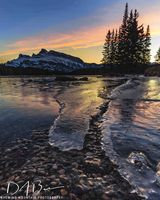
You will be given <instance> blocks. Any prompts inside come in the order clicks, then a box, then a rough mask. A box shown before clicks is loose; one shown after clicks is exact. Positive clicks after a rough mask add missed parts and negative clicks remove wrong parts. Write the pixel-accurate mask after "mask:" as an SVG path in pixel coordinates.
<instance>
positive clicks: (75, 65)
mask: <svg viewBox="0 0 160 200" xmlns="http://www.w3.org/2000/svg"><path fill="white" fill-rule="evenodd" d="M5 66H7V67H15V68H28V67H32V68H37V69H43V70H49V71H52V72H54V71H56V72H74V71H76V70H83V69H88V68H90V69H91V68H97V67H100V66H101V65H100V64H95V63H86V62H84V61H83V60H82V59H80V58H78V57H75V56H72V55H68V54H65V53H62V52H58V51H54V50H50V51H47V50H46V49H41V50H40V52H39V53H38V54H34V53H33V54H32V55H31V56H29V55H23V54H19V56H18V58H16V59H13V60H11V61H8V62H7V63H5Z"/></svg>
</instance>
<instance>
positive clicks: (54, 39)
mask: <svg viewBox="0 0 160 200" xmlns="http://www.w3.org/2000/svg"><path fill="white" fill-rule="evenodd" d="M127 2H128V3H129V8H130V9H131V8H133V9H135V8H136V9H138V11H139V13H140V23H143V24H144V25H145V26H146V25H147V24H149V25H150V27H151V34H152V61H153V55H155V53H156V51H157V49H158V47H160V0H152V1H151V0H128V1H127ZM125 3H126V0H113V1H110V0H63V1H61V0H1V1H0V4H1V5H0V24H1V30H0V62H6V61H7V60H11V59H13V58H16V57H17V56H18V54H19V53H23V54H29V55H31V54H32V53H33V52H34V53H37V52H38V51H39V50H40V49H41V48H46V49H48V50H50V49H54V50H57V51H61V52H65V53H68V54H71V55H74V56H78V57H80V58H82V59H83V60H84V61H87V62H96V63H99V62H100V60H101V57H102V55H101V52H102V46H103V43H104V39H105V35H106V32H107V30H108V29H113V28H116V27H117V28H118V27H119V25H120V23H121V21H122V16H123V12H124V6H125Z"/></svg>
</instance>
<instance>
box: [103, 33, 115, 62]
mask: <svg viewBox="0 0 160 200" xmlns="http://www.w3.org/2000/svg"><path fill="white" fill-rule="evenodd" d="M111 41H112V34H111V31H110V30H109V31H108V33H107V35H106V39H105V43H104V47H103V48H104V50H103V52H102V53H103V59H102V61H101V62H102V63H104V64H111V63H112V60H111V57H112V56H111V55H112V51H111Z"/></svg>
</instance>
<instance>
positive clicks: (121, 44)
mask: <svg viewBox="0 0 160 200" xmlns="http://www.w3.org/2000/svg"><path fill="white" fill-rule="evenodd" d="M138 18H139V13H138V11H137V10H134V11H133V10H131V11H130V13H129V10H128V3H126V7H125V12H124V16H123V21H122V24H121V26H120V27H119V29H118V30H117V29H116V30H114V29H113V31H111V30H108V33H107V35H106V38H105V43H104V48H103V52H102V53H103V59H102V63H103V64H110V65H137V64H148V63H150V58H151V50H150V45H151V35H150V27H149V25H148V26H147V29H146V30H145V29H144V26H143V25H140V26H139V24H138Z"/></svg>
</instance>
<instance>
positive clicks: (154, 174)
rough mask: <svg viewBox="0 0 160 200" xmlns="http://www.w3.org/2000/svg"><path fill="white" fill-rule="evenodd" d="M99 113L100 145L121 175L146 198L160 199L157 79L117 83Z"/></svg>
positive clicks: (159, 87)
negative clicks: (104, 106) (107, 104)
mask: <svg viewBox="0 0 160 200" xmlns="http://www.w3.org/2000/svg"><path fill="white" fill-rule="evenodd" d="M109 99H111V101H110V103H109V108H108V110H107V112H106V113H105V114H104V116H103V123H102V134H103V141H102V144H103V148H104V150H105V151H106V155H109V157H110V158H111V159H112V160H113V162H115V163H116V164H118V165H119V171H120V172H121V173H122V174H123V176H124V177H125V178H127V179H129V180H130V182H131V183H133V184H134V185H135V186H137V187H138V190H139V192H140V193H142V194H143V195H144V196H146V197H147V198H149V199H152V200H154V199H157V200H158V199H160V188H159V186H158V185H160V163H159V162H160V79H159V78H139V79H132V80H129V81H128V82H127V83H125V84H123V85H121V86H119V87H117V88H116V89H114V90H113V91H112V94H111V95H110V96H109Z"/></svg>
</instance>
